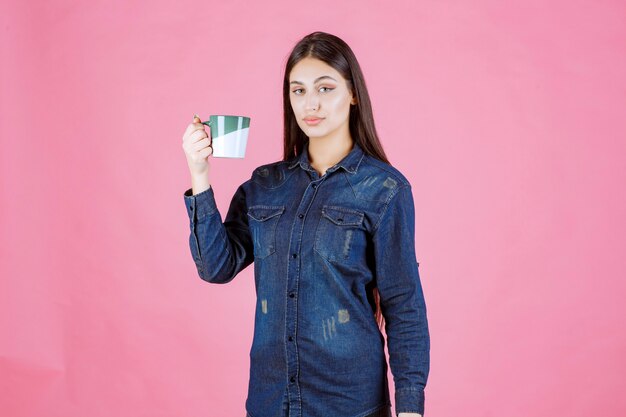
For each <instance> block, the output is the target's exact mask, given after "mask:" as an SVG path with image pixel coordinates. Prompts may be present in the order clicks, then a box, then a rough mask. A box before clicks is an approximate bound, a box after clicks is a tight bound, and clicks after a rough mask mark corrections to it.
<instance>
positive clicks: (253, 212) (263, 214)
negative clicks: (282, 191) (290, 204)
mask: <svg viewBox="0 0 626 417" xmlns="http://www.w3.org/2000/svg"><path fill="white" fill-rule="evenodd" d="M283 211H285V206H251V207H248V216H250V217H252V218H253V219H254V220H257V221H260V222H264V221H266V220H268V219H271V218H272V217H274V216H278V215H280V214H283Z"/></svg>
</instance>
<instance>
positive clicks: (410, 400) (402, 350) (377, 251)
mask: <svg viewBox="0 0 626 417" xmlns="http://www.w3.org/2000/svg"><path fill="white" fill-rule="evenodd" d="M372 239H373V244H374V255H375V263H376V280H377V286H378V292H379V294H380V304H381V310H382V313H383V316H384V318H385V332H386V333H387V346H388V350H389V365H390V367H391V372H392V374H393V378H394V385H395V389H396V392H395V404H396V413H400V414H399V416H400V415H407V416H414V415H423V414H424V388H425V386H426V380H427V378H428V373H429V368H430V335H429V331H428V321H427V318H426V304H425V302H424V294H423V292H422V285H421V282H420V276H419V268H418V267H419V263H418V262H417V260H416V257H415V207H414V203H413V194H412V191H411V185H410V184H404V185H401V186H399V187H398V188H397V189H396V191H395V193H394V194H393V195H392V196H391V197H390V199H389V201H388V203H387V205H386V206H385V208H384V209H383V211H382V214H381V215H380V218H379V220H378V222H377V225H376V229H375V231H374V235H373V238H372Z"/></svg>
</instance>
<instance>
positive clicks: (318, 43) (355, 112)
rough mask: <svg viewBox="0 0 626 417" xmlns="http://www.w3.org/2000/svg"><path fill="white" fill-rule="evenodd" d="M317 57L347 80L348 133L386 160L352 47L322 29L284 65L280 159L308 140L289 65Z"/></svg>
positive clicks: (298, 46)
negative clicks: (350, 99)
mask: <svg viewBox="0 0 626 417" xmlns="http://www.w3.org/2000/svg"><path fill="white" fill-rule="evenodd" d="M308 57H311V58H316V59H319V60H321V61H324V62H325V63H326V64H328V65H330V66H331V67H333V68H335V69H336V70H337V71H338V72H339V73H340V74H341V75H342V76H343V78H345V79H346V81H347V84H348V88H350V89H351V90H352V92H353V94H354V97H356V101H357V102H356V105H354V106H350V122H349V124H350V135H351V136H352V139H353V140H354V141H355V142H356V143H358V144H359V146H360V147H361V148H362V149H363V152H364V153H366V154H367V155H369V156H371V157H374V158H376V159H379V160H381V161H383V162H386V163H389V161H388V160H387V156H386V155H385V151H384V150H383V147H382V145H381V144H380V141H379V140H378V134H377V133H376V126H375V125H374V116H373V115H372V104H371V102H370V96H369V93H368V92H367V87H366V85H365V78H364V77H363V73H362V72H361V67H360V66H359V62H358V61H357V59H356V56H355V55H354V52H352V49H350V47H349V46H348V44H347V43H345V42H344V41H343V40H342V39H340V38H339V37H337V36H335V35H331V34H330V33H325V32H313V33H310V34H308V35H306V36H305V37H304V38H302V39H301V40H300V41H298V43H297V44H296V45H295V46H294V48H293V50H292V51H291V53H290V54H289V58H288V59H287V64H286V66H285V77H284V81H283V115H284V151H283V160H284V161H289V160H291V159H293V158H295V157H296V156H297V155H300V152H301V151H302V147H303V146H304V143H305V142H306V140H307V136H306V135H305V134H304V132H303V131H302V129H300V126H298V123H297V122H296V118H295V116H294V114H293V110H292V108H291V102H290V99H289V74H290V73H291V70H292V68H293V67H294V66H295V65H296V64H297V63H298V62H300V60H302V59H304V58H308ZM372 295H373V297H374V300H375V303H376V311H375V313H374V316H375V319H376V322H377V323H378V326H379V328H381V329H382V328H383V326H384V317H383V315H382V312H381V308H380V295H379V294H378V288H376V287H374V288H373V290H372Z"/></svg>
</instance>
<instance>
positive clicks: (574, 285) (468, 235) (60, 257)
mask: <svg viewBox="0 0 626 417" xmlns="http://www.w3.org/2000/svg"><path fill="white" fill-rule="evenodd" d="M625 16H626V6H625V5H624V2H621V1H599V0H594V1H575V2H572V1H545V0H530V1H528V0H527V1H524V2H507V1H502V0H493V1H471V2H467V1H396V2H392V3H383V2H373V1H370V2H368V1H317V2H314V3H311V2H303V3H297V2H293V1H284V2H283V1H273V2H250V3H242V2H219V3H218V2H207V1H204V2H199V1H171V2H168V1H159V2H143V3H137V2H128V1H127V0H124V1H121V0H115V1H106V2H105V1H90V2H78V1H55V2H48V1H30V2H23V1H16V0H14V1H12V2H3V3H2V5H1V6H0V23H1V26H0V30H1V36H0V47H1V48H0V53H1V56H0V60H1V61H2V64H1V65H0V71H1V79H0V81H1V84H0V93H1V101H0V106H1V107H0V134H1V140H2V143H1V151H0V186H1V189H0V191H1V193H0V232H1V234H0V276H1V280H0V393H1V394H0V415H2V416H3V417H4V416H13V417H25V416H46V417H47V416H64V417H67V416H70V417H73V416H81V417H82V416H91V417H98V416H103V417H104V416H106V417H109V416H117V417H126V416H128V417H138V416H146V417H160V416H163V417H166V416H176V417H195V416H242V417H243V416H244V415H245V410H244V402H245V399H246V390H247V384H248V366H249V356H248V354H249V349H250V344H251V342H252V340H251V339H252V329H253V327H252V326H253V320H254V297H255V295H254V283H253V275H252V274H253V268H252V267H249V268H248V269H246V270H245V271H244V272H242V273H241V274H240V275H239V276H238V277H237V278H236V279H235V280H234V281H232V282H231V283H229V284H228V285H222V286H219V285H211V284H207V283H205V282H204V281H202V280H201V279H200V278H199V277H198V275H197V273H196V270H195V266H194V263H193V261H192V259H191V255H190V253H189V248H188V240H187V239H188V233H189V228H188V218H187V215H186V212H185V207H184V203H183V191H184V190H186V189H187V188H188V187H190V179H189V172H188V168H187V164H186V160H185V156H184V153H183V150H182V147H181V139H182V134H183V131H184V129H185V127H186V125H187V124H188V123H190V122H191V119H192V115H193V114H194V113H198V114H199V115H200V116H201V117H202V118H203V120H204V119H205V118H208V116H209V115H210V114H218V113H226V114H229V113H232V114H245V115H248V116H250V117H251V118H252V123H251V134H250V143H249V146H248V149H247V155H246V158H245V159H243V160H226V159H217V158H216V159H213V160H212V161H211V163H212V171H211V175H212V182H213V185H214V188H215V193H216V196H217V199H218V206H219V208H220V210H221V212H222V213H223V215H224V214H225V213H226V209H227V208H228V203H229V202H230V198H231V197H232V194H233V193H234V191H235V189H236V187H237V185H239V184H241V183H242V182H243V181H245V180H246V179H248V178H249V177H250V173H251V171H252V170H253V169H254V168H255V167H257V166H258V165H261V164H264V163H268V162H272V161H275V160H278V159H280V158H281V156H282V154H281V150H282V142H281V141H282V137H281V134H282V130H281V129H282V124H281V123H282V119H281V117H282V114H281V80H282V69H283V66H284V62H285V59H286V57H287V55H288V53H289V51H290V49H291V48H292V47H293V45H294V44H295V42H296V41H297V40H298V39H299V38H300V37H302V36H304V35H306V34H308V33H310V32H312V31H314V30H323V31H328V32H331V33H334V34H336V35H338V36H340V37H342V38H343V39H344V40H345V41H346V42H348V44H349V45H350V46H351V47H352V48H353V50H354V52H355V53H356V55H357V58H358V59H359V61H360V64H361V66H362V68H363V71H364V73H365V77H366V80H367V85H368V87H369V91H370V94H371V97H372V102H373V106H374V115H375V118H376V122H377V128H378V131H379V134H380V136H381V140H382V142H383V145H384V147H385V149H386V151H387V153H388V156H389V157H390V159H391V162H392V163H393V164H394V165H395V166H396V167H398V168H399V169H400V170H401V171H402V172H404V173H405V174H406V175H407V177H408V178H409V180H410V181H411V183H412V184H413V191H414V197H415V203H416V244H417V247H416V250H417V257H418V260H419V261H420V271H421V274H422V282H423V286H424V291H425V295H426V302H427V307H428V312H429V322H430V331H431V344H432V347H431V349H432V351H431V359H432V360H431V374H430V378H429V381H428V385H427V388H426V412H425V415H426V416H433V417H434V416H442V417H444V416H445V417H448V416H449V417H452V416H454V417H456V416H485V417H486V416H493V417H495V416H507V417H517V416H542V417H543V416H555V415H567V416H570V417H571V416H588V415H596V416H605V417H611V416H624V415H626V396H624V395H623V390H624V375H625V374H626V334H625V331H624V320H625V319H626V307H625V304H626V303H625V302H624V300H623V298H624V294H625V291H626V284H625V281H624V277H625V274H624V271H625V270H626V261H625V259H626V257H625V256H624V255H625V254H624V247H625V245H626V237H625V235H626V233H625V232H626V227H625V226H626V197H625V193H624V188H625V187H624V184H626V163H625V159H626V158H625V155H626V111H625V109H626V106H625V104H626V76H625V74H626V53H625V51H626V23H625V22H626V20H625ZM390 377H391V374H390ZM390 388H391V393H392V396H393V384H392V385H391V387H390Z"/></svg>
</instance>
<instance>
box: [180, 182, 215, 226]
mask: <svg viewBox="0 0 626 417" xmlns="http://www.w3.org/2000/svg"><path fill="white" fill-rule="evenodd" d="M183 198H184V199H185V206H186V207H187V215H188V216H189V219H191V220H194V219H196V220H202V219H203V218H204V217H206V216H210V215H211V214H213V213H215V212H216V211H217V204H216V203H215V195H214V194H213V186H212V185H211V187H209V188H208V189H206V190H204V191H202V192H201V193H198V194H196V195H193V191H192V189H191V188H189V189H187V190H186V191H185V192H184V194H183Z"/></svg>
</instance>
